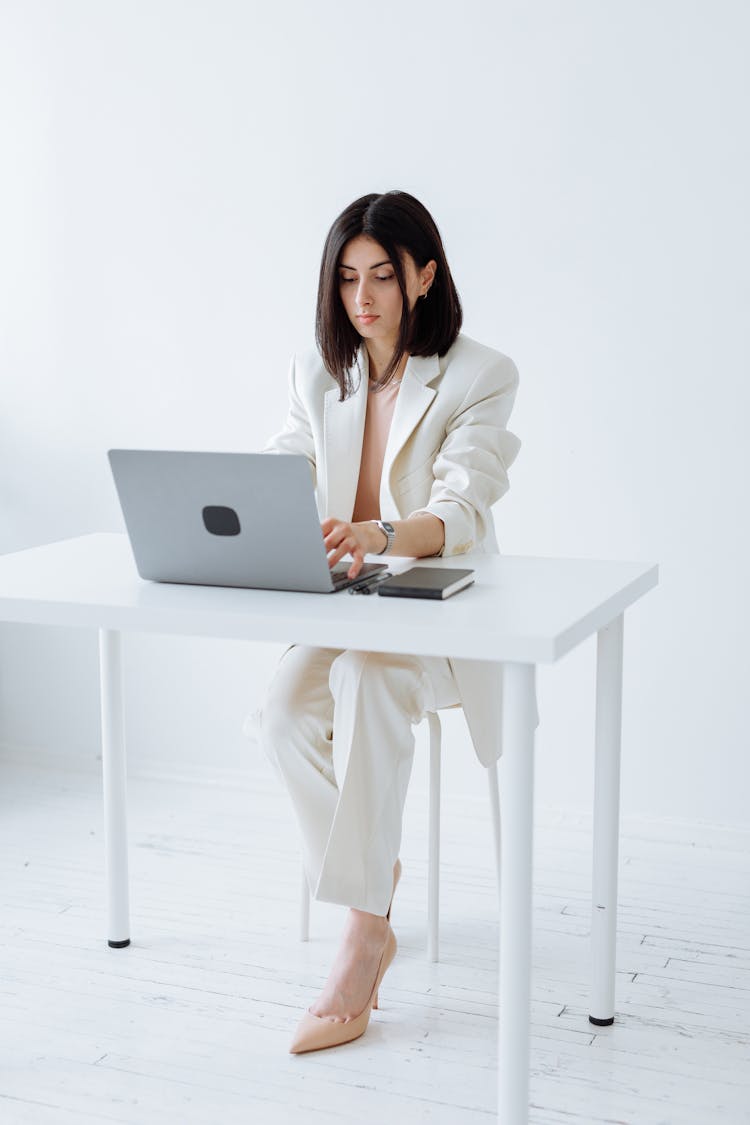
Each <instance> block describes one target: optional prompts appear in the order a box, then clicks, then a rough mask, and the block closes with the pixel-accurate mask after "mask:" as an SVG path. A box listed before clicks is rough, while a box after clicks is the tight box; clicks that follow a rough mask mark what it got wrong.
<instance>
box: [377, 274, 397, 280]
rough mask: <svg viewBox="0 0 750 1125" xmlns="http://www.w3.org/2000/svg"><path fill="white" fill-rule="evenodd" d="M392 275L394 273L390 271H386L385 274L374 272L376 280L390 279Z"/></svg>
mask: <svg viewBox="0 0 750 1125" xmlns="http://www.w3.org/2000/svg"><path fill="white" fill-rule="evenodd" d="M394 276H395V275H394V274H392V273H387V274H380V273H376V274H375V277H376V278H377V280H378V281H392V280H393V278H394Z"/></svg>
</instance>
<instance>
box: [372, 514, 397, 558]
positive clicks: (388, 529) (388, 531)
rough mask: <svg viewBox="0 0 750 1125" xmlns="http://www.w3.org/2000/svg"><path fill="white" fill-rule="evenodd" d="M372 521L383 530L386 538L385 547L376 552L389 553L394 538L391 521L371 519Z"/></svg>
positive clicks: (394, 532)
mask: <svg viewBox="0 0 750 1125" xmlns="http://www.w3.org/2000/svg"><path fill="white" fill-rule="evenodd" d="M373 523H374V524H376V525H377V526H378V527H379V528H380V530H381V531H382V532H383V535H385V537H386V539H387V540H388V542H387V543H386V545H385V547H383V550H382V551H378V554H379V555H389V554H390V553H391V550H392V548H393V540H394V539H395V538H396V529H395V527H394V526H393V524H392V523H384V522H383V520H373Z"/></svg>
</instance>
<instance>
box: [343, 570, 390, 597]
mask: <svg viewBox="0 0 750 1125" xmlns="http://www.w3.org/2000/svg"><path fill="white" fill-rule="evenodd" d="M390 577H391V573H390V571H388V570H386V571H378V573H377V574H371V575H369V576H368V577H367V578H365V579H363V580H362V582H358V583H357V584H356V585H355V586H350V587H349V593H350V594H369V593H370V591H371V589H372V587H373V586H379V585H380V583H381V582H384V581H385V579H386V578H390Z"/></svg>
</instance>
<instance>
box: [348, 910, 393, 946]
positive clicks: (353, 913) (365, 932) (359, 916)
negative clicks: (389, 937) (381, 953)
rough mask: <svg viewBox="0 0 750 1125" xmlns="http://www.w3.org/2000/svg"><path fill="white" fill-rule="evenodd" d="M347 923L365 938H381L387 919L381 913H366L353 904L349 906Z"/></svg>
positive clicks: (384, 932) (385, 929) (386, 928)
mask: <svg viewBox="0 0 750 1125" xmlns="http://www.w3.org/2000/svg"><path fill="white" fill-rule="evenodd" d="M349 924H350V926H351V927H352V928H353V929H354V930H355V931H356V932H357V933H358V934H361V935H362V937H365V938H372V939H378V940H379V939H382V938H384V937H385V935H386V932H387V930H388V919H387V918H386V917H385V916H384V915H383V914H368V912H367V911H366V910H356V909H355V908H354V907H353V906H352V907H350V908H349Z"/></svg>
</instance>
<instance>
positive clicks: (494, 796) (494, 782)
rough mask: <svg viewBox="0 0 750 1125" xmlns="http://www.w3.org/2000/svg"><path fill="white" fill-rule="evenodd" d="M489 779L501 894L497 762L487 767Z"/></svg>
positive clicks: (496, 866)
mask: <svg viewBox="0 0 750 1125" xmlns="http://www.w3.org/2000/svg"><path fill="white" fill-rule="evenodd" d="M487 781H488V782H489V787H490V809H491V810H492V835H493V838H494V843H495V871H496V874H497V893H498V896H499V895H500V887H501V881H500V869H501V864H500V857H501V855H502V851H501V845H500V786H499V785H498V779H497V762H493V763H492V765H491V766H488V767H487Z"/></svg>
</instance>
